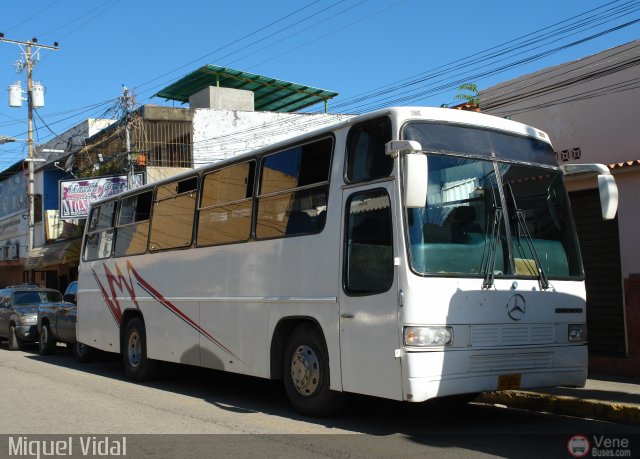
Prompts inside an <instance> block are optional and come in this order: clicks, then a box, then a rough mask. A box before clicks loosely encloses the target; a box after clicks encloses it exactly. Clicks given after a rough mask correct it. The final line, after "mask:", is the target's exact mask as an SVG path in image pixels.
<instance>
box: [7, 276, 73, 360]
mask: <svg viewBox="0 0 640 459" xmlns="http://www.w3.org/2000/svg"><path fill="white" fill-rule="evenodd" d="M60 303H63V301H62V294H61V293H60V292H59V291H58V290H55V289H51V288H43V287H40V286H39V285H31V284H22V285H12V286H9V287H6V288H3V289H0V338H2V339H7V340H8V341H9V349H10V350H12V351H15V350H21V349H22V348H23V345H24V343H27V342H35V341H38V339H39V334H38V328H37V323H38V308H39V307H40V305H48V304H60Z"/></svg>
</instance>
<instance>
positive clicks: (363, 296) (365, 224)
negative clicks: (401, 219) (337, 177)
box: [340, 182, 402, 400]
mask: <svg viewBox="0 0 640 459" xmlns="http://www.w3.org/2000/svg"><path fill="white" fill-rule="evenodd" d="M342 200H343V209H344V212H343V218H344V221H343V223H344V224H343V227H342V250H341V253H342V288H341V291H340V355H341V369H342V388H343V390H344V391H347V392H356V393H360V394H366V395H373V396H379V397H385V398H390V399H396V400H400V399H402V377H401V366H400V359H397V358H396V357H395V350H396V349H399V348H400V347H401V345H400V336H399V331H398V276H397V269H396V267H395V266H394V256H395V254H397V244H395V243H394V241H396V238H397V235H396V234H395V233H396V229H395V225H394V222H393V215H395V212H394V206H395V203H394V200H393V188H392V186H391V182H389V183H387V184H377V185H376V186H374V187H371V186H370V187H367V188H366V189H360V188H359V189H357V190H356V189H353V188H349V189H345V190H344V191H343V197H342Z"/></svg>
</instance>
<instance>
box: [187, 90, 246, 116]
mask: <svg viewBox="0 0 640 459" xmlns="http://www.w3.org/2000/svg"><path fill="white" fill-rule="evenodd" d="M189 107H190V108H211V109H214V110H242V111H246V112H252V111H253V108H254V99H253V91H244V90H242V89H232V88H217V87H215V86H207V87H206V88H204V89H202V90H200V91H198V92H197V93H195V94H194V95H192V96H191V97H189Z"/></svg>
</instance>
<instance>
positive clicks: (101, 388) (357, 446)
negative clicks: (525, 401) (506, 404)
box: [0, 343, 640, 458]
mask: <svg viewBox="0 0 640 459" xmlns="http://www.w3.org/2000/svg"><path fill="white" fill-rule="evenodd" d="M36 350H37V349H36V348H35V347H33V348H30V349H27V350H26V352H10V351H8V350H7V347H6V343H2V346H0V394H1V395H0V396H1V398H2V401H1V402H0V403H1V404H2V408H1V409H0V458H1V457H5V456H8V446H7V445H8V441H9V437H11V436H13V438H14V439H15V436H22V437H23V438H24V437H27V439H31V440H33V439H37V440H38V441H40V440H42V439H59V438H68V437H69V436H73V441H74V442H78V441H79V437H80V436H83V435H84V436H85V437H87V438H88V436H94V437H95V440H96V441H99V440H101V439H105V436H108V441H109V442H114V441H120V439H122V438H124V437H126V439H127V440H126V441H127V448H128V449H127V456H128V457H154V458H162V457H181V458H187V457H229V456H234V457H236V458H240V457H274V458H275V457H278V458H280V457H317V458H320V457H322V458H327V457H329V458H352V457H353V458H361V457H362V458H372V457H385V458H393V457H412V458H414V457H427V456H431V455H437V457H442V458H449V457H451V458H453V457H456V458H457V457H490V456H500V457H536V458H538V457H564V458H566V457H571V456H569V454H568V452H567V449H566V448H567V442H568V440H569V439H570V438H571V437H572V436H573V435H576V434H584V435H587V436H588V438H591V439H592V442H593V440H594V439H596V438H610V439H625V438H626V439H628V440H629V441H630V442H631V445H630V447H629V448H628V449H630V450H631V453H632V454H631V455H632V456H640V428H638V427H634V426H627V425H620V424H611V423H605V422H599V421H594V420H588V419H577V418H570V417H563V416H557V415H551V414H544V413H532V412H527V411H520V410H512V409H506V408H500V407H496V406H489V405H480V404H467V405H463V406H456V405H448V404H444V405H442V406H429V405H424V404H408V403H399V402H392V401H387V400H380V399H375V398H369V397H353V398H352V400H351V402H350V404H349V405H348V406H347V408H346V409H345V411H344V412H343V413H342V414H341V415H340V416H338V417H334V418H330V419H320V420H318V419H309V418H304V417H301V416H299V415H297V414H296V413H295V412H294V411H293V410H292V409H291V408H290V406H289V404H288V402H287V400H286V397H285V395H284V390H283V389H282V386H281V384H280V383H278V382H272V381H266V380H261V379H256V378H249V377H243V376H238V375H232V374H225V373H221V372H216V371H210V370H204V369H198V368H193V367H185V366H169V367H167V368H166V369H165V370H164V371H163V375H162V377H161V378H160V379H159V380H157V381H154V382H152V383H148V384H134V383H131V382H129V381H128V380H126V378H125V376H124V372H123V370H122V366H121V363H120V360H119V357H118V356H115V355H110V354H104V355H101V356H100V357H99V358H98V359H97V361H96V362H93V363H89V364H79V363H77V362H75V360H74V359H73V357H72V355H71V352H70V351H69V350H67V349H65V348H63V347H58V348H57V352H56V354H55V355H53V356H47V357H40V356H39V355H38V354H37V352H36ZM51 434H55V435H54V436H51ZM158 434H163V435H158ZM169 434H171V435H169ZM237 434H244V435H237ZM354 434H355V435H354ZM78 449H79V448H76V449H75V450H74V454H75V453H78ZM77 457H82V456H77Z"/></svg>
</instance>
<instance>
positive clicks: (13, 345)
mask: <svg viewBox="0 0 640 459" xmlns="http://www.w3.org/2000/svg"><path fill="white" fill-rule="evenodd" d="M23 348H24V343H23V342H22V340H21V339H20V338H18V335H16V326H15V325H13V324H11V325H10V326H9V350H10V351H21V350H22V349H23Z"/></svg>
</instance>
